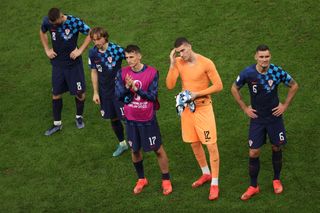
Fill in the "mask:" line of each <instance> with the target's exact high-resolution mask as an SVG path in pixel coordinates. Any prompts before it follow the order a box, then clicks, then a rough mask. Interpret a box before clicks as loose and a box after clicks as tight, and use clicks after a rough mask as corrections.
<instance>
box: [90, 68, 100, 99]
mask: <svg viewBox="0 0 320 213" xmlns="http://www.w3.org/2000/svg"><path fill="white" fill-rule="evenodd" d="M91 82H92V88H93V96H92V100H93V102H94V103H96V104H100V96H99V83H98V72H97V70H96V69H91Z"/></svg>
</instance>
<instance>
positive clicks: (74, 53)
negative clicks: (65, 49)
mask: <svg viewBox="0 0 320 213" xmlns="http://www.w3.org/2000/svg"><path fill="white" fill-rule="evenodd" d="M81 53H82V52H81V51H80V50H79V49H78V48H76V49H74V50H73V51H72V52H71V53H70V58H72V59H73V60H75V59H76V58H78V57H79V56H80V55H81Z"/></svg>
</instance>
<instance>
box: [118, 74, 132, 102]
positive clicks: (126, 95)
mask: <svg viewBox="0 0 320 213" xmlns="http://www.w3.org/2000/svg"><path fill="white" fill-rule="evenodd" d="M115 95H116V97H118V100H119V101H121V102H123V103H125V104H129V103H130V102H131V101H132V98H133V95H132V93H131V92H130V89H128V88H127V87H126V86H125V84H124V82H123V80H122V74H121V70H119V71H118V72H117V77H116V86H115Z"/></svg>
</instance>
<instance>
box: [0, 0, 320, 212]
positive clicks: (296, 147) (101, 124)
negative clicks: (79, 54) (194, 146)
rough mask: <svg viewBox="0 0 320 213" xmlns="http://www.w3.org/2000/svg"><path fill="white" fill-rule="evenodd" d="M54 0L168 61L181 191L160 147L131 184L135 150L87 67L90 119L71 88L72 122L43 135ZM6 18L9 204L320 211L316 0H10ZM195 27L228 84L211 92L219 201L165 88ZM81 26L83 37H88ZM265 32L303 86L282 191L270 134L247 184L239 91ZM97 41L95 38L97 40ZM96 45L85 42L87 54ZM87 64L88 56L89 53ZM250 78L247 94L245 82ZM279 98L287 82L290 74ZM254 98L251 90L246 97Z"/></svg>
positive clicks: (290, 127)
mask: <svg viewBox="0 0 320 213" xmlns="http://www.w3.org/2000/svg"><path fill="white" fill-rule="evenodd" d="M52 6H58V7H60V8H61V9H62V10H63V11H65V12H66V13H70V14H72V15H75V16H79V17H81V18H83V19H84V20H85V21H86V22H87V23H88V24H89V25H90V26H91V27H93V26H103V27H105V28H107V29H108V31H109V33H110V35H111V36H110V40H111V41H114V42H117V43H119V44H121V45H122V46H126V45H127V44H129V43H135V44H138V45H139V46H140V47H141V49H142V51H143V55H144V58H143V60H144V62H145V63H147V64H150V65H153V66H155V67H157V69H159V71H160V90H159V99H160V102H161V109H160V111H159V113H158V120H159V124H160V127H161V131H162V136H163V141H164V145H165V149H166V151H167V154H168V156H169V159H170V169H171V175H172V182H173V187H174V192H173V193H172V194H171V195H170V196H168V197H164V196H162V194H161V191H160V172H159V168H158V165H157V162H156V157H155V156H154V154H152V153H148V154H145V155H144V158H145V160H144V162H145V173H146V175H147V177H148V179H149V182H150V185H149V186H148V187H147V188H146V189H145V191H143V193H142V194H141V195H139V196H134V195H133V194H132V188H133V186H134V184H135V181H136V174H135V172H134V169H133V166H132V163H131V158H130V153H129V152H127V153H125V154H124V155H123V156H121V157H120V158H112V156H111V155H112V152H113V151H114V149H115V146H116V138H115V136H114V135H113V133H112V131H111V127H110V124H109V121H104V120H102V119H100V117H99V112H98V108H97V106H95V105H94V104H93V103H92V102H91V98H92V90H91V82H90V78H89V71H88V69H87V68H86V77H87V87H88V91H87V103H86V108H85V122H86V128H85V129H83V130H77V129H76V128H75V125H74V110H75V109H74V100H73V98H72V97H70V96H69V95H68V94H65V95H64V108H63V114H62V117H63V122H64V129H63V131H62V132H61V133H59V134H57V135H54V136H52V137H45V136H43V133H44V131H45V130H46V129H47V128H48V127H49V126H50V125H51V123H52V118H51V100H50V96H51V92H50V90H51V86H50V85H51V83H50V82H51V66H50V64H49V62H48V60H47V59H46V56H45V53H44V51H43V48H42V46H41V44H40V41H39V36H38V34H39V27H40V24H41V20H42V17H43V16H44V15H45V14H46V13H47V11H48V9H49V8H50V7H52ZM1 8H2V21H1V22H0V28H1V34H0V48H1V52H0V57H1V60H0V70H1V72H0V73H1V75H0V135H1V137H0V188H1V193H0V212H124V211H126V212H151V211H155V212H159V211H169V212H200V211H202V212H204V211H216V212H235V211H237V212H254V211H255V212H266V211H270V212H289V211H291V212H316V211H317V210H319V208H320V205H319V202H318V199H319V196H320V192H319V191H320V185H319V178H318V171H319V169H320V168H319V165H320V162H319V161H320V159H319V158H320V154H319V153H320V150H319V148H318V142H319V134H320V131H319V121H318V117H319V112H318V109H319V102H320V101H319V100H320V99H319V95H318V93H317V91H318V90H319V83H318V81H319V77H318V76H319V75H318V71H319V69H320V66H319V47H320V42H319V41H320V29H319V26H320V25H319V14H320V9H319V7H318V1H316V0H305V1H302V0H293V1H289V0H279V1H276V0H267V1H259V0H254V1H245V0H240V1H231V0H216V1H209V0H204V1H178V0H177V1H169V0H164V1H128V0H124V1H101V0H99V1H98V0H91V1H79V0H76V1H61V0H57V1H53V0H46V1H39V0H34V1H31V0H20V1H9V0H2V1H1ZM178 36H186V37H187V38H189V40H190V41H191V42H192V43H193V49H194V50H195V51H196V52H199V53H201V54H203V55H205V56H207V57H209V58H211V59H213V60H214V62H215V64H216V66H217V68H218V71H219V73H220V75H221V78H222V80H223V83H224V90H223V92H221V93H220V94H217V95H213V100H214V109H215V114H216V120H217V128H218V144H219V150H220V157H221V170H220V171H221V172H220V188H221V196H220V198H219V200H218V201H215V202H209V201H208V200H207V197H208V189H209V186H208V185H207V186H205V187H202V188H199V189H197V190H193V189H192V188H191V186H190V185H191V183H192V181H193V180H194V179H195V178H197V177H198V176H199V175H200V170H199V168H198V166H197V163H196V160H195V159H194V156H193V154H192V151H191V148H190V146H189V145H186V144H184V143H183V142H182V141H181V133H180V123H179V119H178V117H177V115H176V113H175V109H174V98H173V97H174V95H175V94H176V93H177V92H178V91H179V89H180V84H179V85H178V86H177V87H176V89H175V90H174V91H167V90H166V88H165V83H164V80H165V76H166V73H167V70H168V66H169V58H168V55H169V53H170V50H171V48H172V44H173V41H174V40H175V38H176V37H178ZM82 38H83V37H82ZM260 43H267V44H268V45H269V46H270V48H271V50H272V62H273V63H275V64H278V65H281V66H283V67H284V68H285V69H286V70H288V71H289V73H290V74H291V75H292V76H293V77H294V78H295V79H296V81H297V82H298V83H299V85H300V89H299V91H298V93H297V95H296V97H295V99H294V101H293V103H292V105H291V106H290V107H289V109H288V111H287V112H286V114H285V124H286V128H287V137H288V146H286V148H285V152H284V165H283V172H282V178H283V183H284V187H285V191H284V193H283V194H281V195H279V196H276V195H274V194H273V192H272V187H271V180H272V165H271V151H270V145H269V144H268V145H266V146H264V147H263V153H262V156H261V159H262V160H261V172H260V176H259V183H260V185H261V191H262V192H261V194H260V195H258V196H256V197H255V198H254V199H252V200H250V201H248V202H242V201H240V199H239V196H240V195H241V193H243V191H244V190H245V189H246V187H247V185H248V174H247V153H248V150H247V142H246V141H247V129H248V118H247V117H246V116H245V115H244V113H243V112H242V111H241V110H240V109H239V107H238V106H237V105H236V103H235V101H234V100H233V98H232V96H231V94H230V86H231V84H232V82H233V81H234V79H235V78H236V76H237V75H238V73H239V72H240V71H241V70H242V69H243V68H244V67H246V66H247V65H249V64H251V63H254V60H253V54H254V49H255V47H256V46H257V45H258V44H260ZM91 46H92V45H91ZM86 57H87V52H86V53H85V54H84V62H85V63H86V59H85V58H86ZM85 67H87V66H86V64H85ZM245 90H246V89H244V90H243V94H244V95H245V96H248V93H247V92H246V91H245ZM279 90H280V91H279V92H280V94H281V99H282V100H284V98H285V95H286V91H287V90H286V89H285V88H284V86H281V87H280V89H279ZM246 100H248V98H247V99H246Z"/></svg>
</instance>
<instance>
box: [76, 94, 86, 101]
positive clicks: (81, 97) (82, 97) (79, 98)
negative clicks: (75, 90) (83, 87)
mask: <svg viewBox="0 0 320 213" xmlns="http://www.w3.org/2000/svg"><path fill="white" fill-rule="evenodd" d="M76 98H77V99H78V100H79V101H84V100H85V99H86V95H85V93H79V94H77V95H76Z"/></svg>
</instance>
